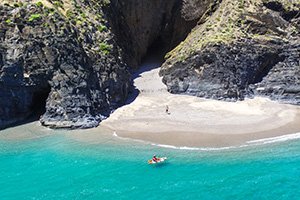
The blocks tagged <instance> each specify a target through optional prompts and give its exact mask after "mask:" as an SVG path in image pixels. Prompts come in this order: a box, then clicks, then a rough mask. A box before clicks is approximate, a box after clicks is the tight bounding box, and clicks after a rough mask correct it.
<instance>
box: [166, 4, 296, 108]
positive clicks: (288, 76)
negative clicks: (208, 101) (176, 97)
mask: <svg viewBox="0 0 300 200" xmlns="http://www.w3.org/2000/svg"><path fill="white" fill-rule="evenodd" d="M217 3H218V2H217ZM299 5H300V4H299V2H297V1H270V0H263V1H259V0H257V1H247V0H246V1H226V0H224V1H220V2H219V3H218V6H215V7H217V9H216V10H215V11H213V12H211V16H209V17H206V18H205V19H206V20H203V19H204V18H203V17H202V18H201V20H200V21H199V25H198V26H197V27H196V28H194V29H193V31H192V32H191V33H190V34H189V36H188V37H187V39H186V40H185V41H184V42H182V43H181V44H180V45H179V46H177V47H176V48H175V49H174V50H173V51H171V52H169V53H168V54H167V56H166V58H167V60H166V62H165V63H164V64H163V66H162V68H161V71H160V74H161V75H162V76H163V82H164V83H165V84H166V85H167V86H168V90H169V91H170V92H172V93H185V94H190V95H195V96H199V97H205V98H213V99H220V100H229V101H236V100H242V99H244V98H245V97H252V96H253V95H263V96H267V97H270V98H272V99H276V100H280V101H283V102H287V103H293V104H300V102H299V96H300V90H299V87H300V76H299V70H300V63H299V54H300V51H299V39H300V34H299V31H300V28H299V19H300V13H299V8H300V6H299Z"/></svg>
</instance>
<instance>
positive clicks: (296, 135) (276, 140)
mask: <svg viewBox="0 0 300 200" xmlns="http://www.w3.org/2000/svg"><path fill="white" fill-rule="evenodd" d="M113 136H114V137H117V138H119V139H122V140H130V141H135V142H141V143H144V144H148V145H152V146H157V147H162V148H168V149H178V150H190V151H220V150H229V149H237V148H244V147H251V146H258V145H265V144H272V143H279V142H286V141H290V140H296V139H300V132H299V133H292V134H288V135H282V136H276V137H271V138H264V139H258V140H250V141H247V142H246V143H245V144H243V145H237V146H228V147H186V146H182V147H180V146H179V147H178V146H173V145H167V144H157V143H153V142H149V141H145V140H140V139H132V138H126V137H120V136H118V134H117V133H116V132H114V133H113Z"/></svg>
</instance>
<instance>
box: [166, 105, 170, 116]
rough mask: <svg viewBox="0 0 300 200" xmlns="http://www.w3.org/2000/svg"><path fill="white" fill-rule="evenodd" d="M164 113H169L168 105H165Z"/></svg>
mask: <svg viewBox="0 0 300 200" xmlns="http://www.w3.org/2000/svg"><path fill="white" fill-rule="evenodd" d="M166 113H167V114H168V115H169V114H170V113H169V106H168V105H166Z"/></svg>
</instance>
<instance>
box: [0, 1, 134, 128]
mask: <svg viewBox="0 0 300 200" xmlns="http://www.w3.org/2000/svg"><path fill="white" fill-rule="evenodd" d="M81 2H82V1H78V2H75V1H74V2H69V4H67V1H64V2H63V1H54V2H53V4H52V3H51V2H46V3H48V4H46V5H47V6H46V5H44V4H45V2H44V3H42V2H35V3H32V2H31V3H26V2H23V3H22V2H19V3H15V4H4V5H2V6H1V7H0V13H1V18H0V24H1V27H0V40H1V44H0V58H1V59H0V127H4V126H6V125H8V124H11V123H13V122H16V121H19V120H22V119H24V118H26V117H28V116H30V115H32V114H34V113H35V112H37V110H40V109H43V107H44V106H45V107H46V108H45V113H44V114H43V116H42V117H41V119H40V121H41V123H42V124H43V125H45V126H50V127H53V128H60V127H64V128H79V127H80V128H87V127H95V126H97V125H98V124H99V122H100V121H101V118H103V117H105V116H107V114H109V112H110V111H111V110H113V109H115V108H116V107H118V106H119V105H122V103H123V102H124V101H125V100H126V98H127V94H128V90H129V87H130V74H129V72H128V70H127V65H126V64H125V63H124V62H123V60H122V55H121V50H120V48H119V47H118V45H117V44H116V41H115V35H114V34H113V33H112V32H111V31H110V26H109V24H108V22H107V20H106V19H105V16H104V13H103V12H102V9H103V7H105V6H107V5H106V4H105V1H97V2H96V3H94V2H90V3H88V2H87V3H81ZM67 7H68V9H66V8H67ZM45 102H47V103H45ZM45 104H46V105H45Z"/></svg>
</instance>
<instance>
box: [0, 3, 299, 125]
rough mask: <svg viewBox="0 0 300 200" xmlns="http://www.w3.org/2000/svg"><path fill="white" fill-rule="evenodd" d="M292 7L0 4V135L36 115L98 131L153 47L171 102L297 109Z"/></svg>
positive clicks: (296, 35)
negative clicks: (267, 101)
mask: <svg viewBox="0 0 300 200" xmlns="http://www.w3.org/2000/svg"><path fill="white" fill-rule="evenodd" d="M299 8H300V6H299V1H298V0H281V1H280V0H169V1H166V0H110V1H109V0H93V1H81V0H64V1H62V0H58V1H54V0H42V1H38V0H33V1H29V0H14V1H7V0H5V1H1V3H0V16H1V18H0V40H1V43H0V129H1V128H4V127H6V126H9V125H12V124H14V123H16V122H20V121H22V120H24V119H27V118H28V117H32V116H39V115H41V114H42V116H41V118H40V121H41V123H42V124H43V125H45V126H49V127H51V128H89V127H95V126H97V125H98V124H99V122H100V121H101V120H102V119H103V118H105V117H107V116H109V114H110V113H111V112H112V111H113V110H114V109H116V108H117V107H119V106H121V105H123V104H124V102H125V101H126V99H127V95H128V93H129V92H130V89H131V87H132V86H131V78H130V71H131V70H132V69H136V68H137V67H138V64H139V63H140V61H141V59H142V58H143V56H145V55H146V54H147V52H149V51H150V49H152V48H153V47H155V49H156V50H158V49H159V50H160V51H161V53H164V52H167V51H169V50H171V49H173V48H174V49H173V50H172V51H170V52H169V53H168V54H167V55H166V57H165V58H166V61H165V63H164V64H163V65H162V68H161V71H160V75H162V76H163V82H164V83H165V84H166V85H167V87H168V90H169V91H170V92H172V93H185V94H189V95H195V96H199V97H205V98H213V99H219V100H229V101H236V100H242V99H244V98H245V97H253V96H254V95H263V96H267V97H270V98H272V99H276V100H280V101H283V102H287V103H293V104H300V63H299V58H300V56H299V54H300V45H299V43H300V36H299V30H300V14H299ZM181 41H182V42H181ZM180 42H181V43H180ZM179 43H180V44H179Z"/></svg>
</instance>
